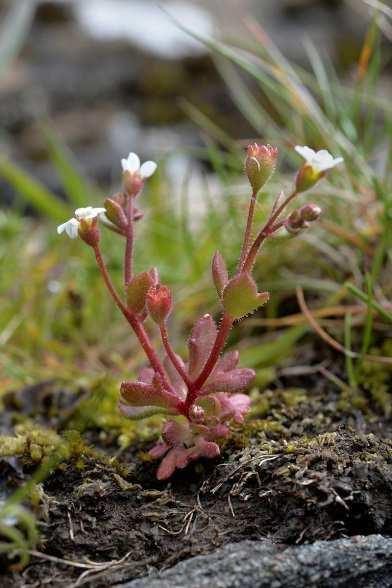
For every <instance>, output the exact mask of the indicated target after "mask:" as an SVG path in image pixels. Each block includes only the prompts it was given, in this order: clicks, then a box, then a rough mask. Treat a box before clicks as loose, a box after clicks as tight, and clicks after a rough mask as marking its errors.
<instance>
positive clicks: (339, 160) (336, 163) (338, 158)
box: [333, 157, 344, 167]
mask: <svg viewBox="0 0 392 588" xmlns="http://www.w3.org/2000/svg"><path fill="white" fill-rule="evenodd" d="M343 161H344V159H343V157H335V159H334V160H333V165H334V167H335V165H339V164H340V163H343Z"/></svg>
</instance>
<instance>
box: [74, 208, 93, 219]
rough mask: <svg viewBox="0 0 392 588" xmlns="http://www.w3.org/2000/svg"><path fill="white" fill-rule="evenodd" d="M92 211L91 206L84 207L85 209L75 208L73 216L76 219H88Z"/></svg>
mask: <svg viewBox="0 0 392 588" xmlns="http://www.w3.org/2000/svg"><path fill="white" fill-rule="evenodd" d="M92 210H93V207H92V206H86V207H85V208H77V209H76V210H75V216H76V218H89V217H90V214H91V211H92Z"/></svg>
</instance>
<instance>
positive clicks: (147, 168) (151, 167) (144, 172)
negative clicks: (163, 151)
mask: <svg viewBox="0 0 392 588" xmlns="http://www.w3.org/2000/svg"><path fill="white" fill-rule="evenodd" d="M157 167H158V166H157V164H156V163H155V161H146V162H145V163H143V165H142V167H141V168H140V175H141V176H142V178H150V177H151V176H152V174H153V173H155V170H156V169H157Z"/></svg>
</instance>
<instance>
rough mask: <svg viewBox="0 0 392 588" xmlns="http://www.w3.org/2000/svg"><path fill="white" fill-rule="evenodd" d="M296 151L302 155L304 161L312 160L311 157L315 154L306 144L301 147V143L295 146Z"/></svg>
mask: <svg viewBox="0 0 392 588" xmlns="http://www.w3.org/2000/svg"><path fill="white" fill-rule="evenodd" d="M295 150H296V152H297V153H298V154H299V155H300V156H301V157H303V158H304V159H305V160H306V161H309V162H310V161H312V159H313V157H314V156H315V155H316V152H315V151H313V149H311V148H310V147H306V145H304V146H303V147H301V145H297V146H296V147H295Z"/></svg>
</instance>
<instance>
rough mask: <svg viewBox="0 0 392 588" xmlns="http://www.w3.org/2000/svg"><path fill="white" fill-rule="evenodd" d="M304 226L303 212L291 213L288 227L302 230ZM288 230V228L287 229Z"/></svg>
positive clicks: (298, 210) (287, 223) (296, 210)
mask: <svg viewBox="0 0 392 588" xmlns="http://www.w3.org/2000/svg"><path fill="white" fill-rule="evenodd" d="M303 224H304V219H303V218H302V214H301V210H300V209H298V208H297V209H295V210H293V212H291V213H290V215H289V217H288V219H287V221H286V225H287V226H288V227H290V229H292V230H297V229H302V227H303ZM286 228H287V227H286Z"/></svg>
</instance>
